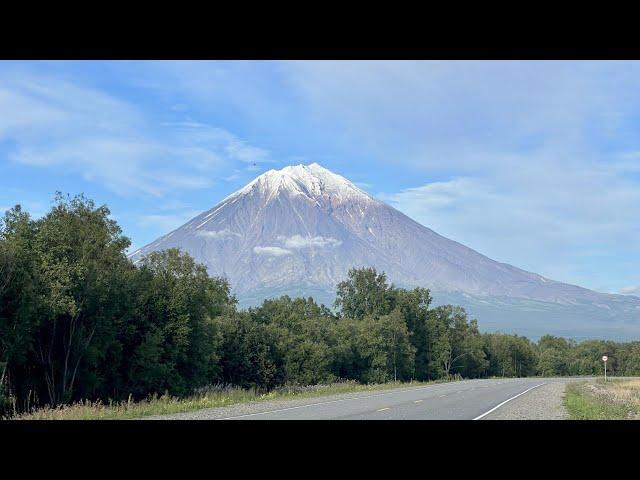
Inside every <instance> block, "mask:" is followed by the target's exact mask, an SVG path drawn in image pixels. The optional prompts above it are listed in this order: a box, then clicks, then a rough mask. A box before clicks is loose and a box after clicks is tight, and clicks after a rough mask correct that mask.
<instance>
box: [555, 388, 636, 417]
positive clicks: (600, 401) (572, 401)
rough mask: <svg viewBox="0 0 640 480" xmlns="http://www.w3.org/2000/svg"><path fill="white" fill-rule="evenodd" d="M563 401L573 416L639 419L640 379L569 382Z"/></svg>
mask: <svg viewBox="0 0 640 480" xmlns="http://www.w3.org/2000/svg"><path fill="white" fill-rule="evenodd" d="M564 403H565V406H566V408H567V411H568V412H569V415H570V417H571V418H572V419H574V420H630V419H640V380H638V379H633V380H618V379H615V380H609V381H607V382H604V381H603V380H598V381H596V382H592V383H577V384H576V383H574V384H569V385H568V386H567V390H566V394H565V398H564Z"/></svg>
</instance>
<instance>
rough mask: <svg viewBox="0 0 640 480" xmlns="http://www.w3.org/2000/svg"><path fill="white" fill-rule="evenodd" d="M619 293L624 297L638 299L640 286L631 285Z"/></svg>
mask: <svg viewBox="0 0 640 480" xmlns="http://www.w3.org/2000/svg"><path fill="white" fill-rule="evenodd" d="M620 293H622V294H624V295H636V296H638V297H640V285H632V286H629V287H623V288H621V289H620Z"/></svg>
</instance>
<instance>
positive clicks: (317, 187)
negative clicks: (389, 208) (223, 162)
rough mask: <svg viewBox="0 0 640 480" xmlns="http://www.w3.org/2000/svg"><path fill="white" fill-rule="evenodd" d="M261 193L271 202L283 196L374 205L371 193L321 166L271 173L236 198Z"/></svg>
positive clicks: (292, 168) (249, 186)
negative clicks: (253, 192)
mask: <svg viewBox="0 0 640 480" xmlns="http://www.w3.org/2000/svg"><path fill="white" fill-rule="evenodd" d="M252 191H258V192H260V193H262V194H263V195H267V196H268V197H269V198H273V197H274V196H276V195H277V194H279V193H286V194H289V195H291V196H298V195H303V196H305V197H308V198H309V199H310V200H315V201H318V200H319V199H320V198H326V197H329V198H330V199H331V200H332V201H336V202H343V201H348V200H365V201H374V199H373V197H371V196H370V195H369V194H368V193H366V192H364V191H363V190H361V189H360V188H358V187H356V186H355V185H354V184H353V183H352V182H350V181H349V180H347V179H346V178H344V177H343V176H341V175H338V174H336V173H333V172H332V171H331V170H329V169H327V168H325V167H323V166H322V165H320V164H318V163H315V162H314V163H310V164H308V165H304V164H299V165H289V166H286V167H284V168H282V169H280V170H275V169H271V170H268V171H267V172H265V173H263V174H262V175H260V176H259V177H257V178H256V179H255V180H253V181H252V182H250V183H249V184H247V185H246V186H245V187H244V188H242V189H240V190H238V192H236V194H234V196H235V195H238V194H248V193H250V192H252Z"/></svg>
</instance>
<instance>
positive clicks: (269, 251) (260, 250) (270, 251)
mask: <svg viewBox="0 0 640 480" xmlns="http://www.w3.org/2000/svg"><path fill="white" fill-rule="evenodd" d="M253 251H254V253H256V254H258V255H269V256H273V257H281V256H283V255H291V254H292V253H293V252H292V251H291V250H287V249H285V248H281V247H253Z"/></svg>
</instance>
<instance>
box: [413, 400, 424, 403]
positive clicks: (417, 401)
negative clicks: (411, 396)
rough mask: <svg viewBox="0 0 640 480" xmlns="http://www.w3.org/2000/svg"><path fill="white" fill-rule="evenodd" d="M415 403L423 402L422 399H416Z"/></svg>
mask: <svg viewBox="0 0 640 480" xmlns="http://www.w3.org/2000/svg"><path fill="white" fill-rule="evenodd" d="M413 403H422V400H414V401H413Z"/></svg>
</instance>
